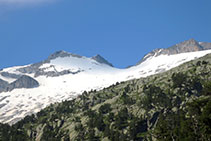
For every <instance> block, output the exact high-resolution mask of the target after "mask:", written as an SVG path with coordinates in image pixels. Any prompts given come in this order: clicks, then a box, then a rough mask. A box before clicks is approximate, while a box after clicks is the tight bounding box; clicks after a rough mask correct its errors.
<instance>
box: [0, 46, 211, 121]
mask: <svg viewBox="0 0 211 141" xmlns="http://www.w3.org/2000/svg"><path fill="white" fill-rule="evenodd" d="M157 53H159V51H158V52H157ZM157 53H154V54H153V55H150V56H149V55H148V56H145V57H147V59H145V60H144V61H142V62H141V63H140V64H138V65H136V66H133V67H130V68H127V69H118V68H114V67H112V65H111V64H110V63H108V62H107V61H106V60H105V59H104V58H102V57H101V56H97V57H92V58H87V57H83V56H78V55H74V54H70V53H67V52H64V51H60V52H56V53H54V54H52V55H51V56H49V58H48V59H47V60H44V61H42V62H39V63H36V64H31V65H27V66H18V67H11V68H6V69H3V70H1V71H0V80H3V81H4V82H7V83H8V84H9V83H12V82H14V81H16V80H17V79H19V78H20V76H23V75H26V76H29V77H30V78H31V79H33V81H37V82H38V83H39V86H36V87H32V88H25V87H22V88H21V87H19V88H14V89H13V90H10V91H8V90H7V89H6V88H5V89H4V90H3V91H2V92H1V93H0V122H4V123H10V124H12V123H15V122H17V121H18V120H20V119H22V118H23V117H24V116H26V115H28V114H32V113H36V112H38V111H40V109H42V108H44V107H46V106H47V105H49V104H51V103H54V102H60V101H63V100H69V99H72V98H73V97H76V96H77V95H79V94H81V93H82V92H83V91H89V90H94V89H95V90H99V89H102V88H104V87H108V86H110V85H112V84H115V83H116V82H121V81H126V80H130V79H134V78H140V77H146V76H149V75H153V74H156V73H160V72H163V71H166V70H169V69H171V68H174V67H176V66H178V65H180V64H182V63H184V62H187V61H190V60H193V59H195V58H199V57H202V56H204V55H206V54H209V53H211V50H202V51H195V52H186V53H179V54H173V55H169V54H159V55H157ZM96 58H97V59H96ZM99 59H100V60H99ZM31 79H30V80H31ZM30 80H27V82H30ZM3 81H2V82H3ZM20 81H21V82H22V83H23V84H24V81H25V80H20ZM0 82H1V81H0ZM17 85H18V86H19V83H18V84H17ZM21 86H22V85H21ZM23 86H24V85H23ZM2 87H3V86H2ZM2 89H3V88H2Z"/></svg>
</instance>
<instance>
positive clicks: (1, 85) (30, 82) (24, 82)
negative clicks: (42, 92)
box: [0, 75, 39, 92]
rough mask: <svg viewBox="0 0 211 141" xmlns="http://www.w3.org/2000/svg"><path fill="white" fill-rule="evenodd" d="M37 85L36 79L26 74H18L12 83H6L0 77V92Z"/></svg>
mask: <svg viewBox="0 0 211 141" xmlns="http://www.w3.org/2000/svg"><path fill="white" fill-rule="evenodd" d="M38 86H39V83H38V81H37V80H35V79H33V78H32V77H30V76H27V75H22V76H20V77H19V78H18V79H17V80H16V81H14V82H12V83H8V82H6V81H4V80H1V79H0V92H7V91H12V90H13V89H16V88H35V87H38Z"/></svg>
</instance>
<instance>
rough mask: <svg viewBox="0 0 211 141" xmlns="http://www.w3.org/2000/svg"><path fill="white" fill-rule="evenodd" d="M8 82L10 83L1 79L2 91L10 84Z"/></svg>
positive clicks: (0, 86)
mask: <svg viewBox="0 0 211 141" xmlns="http://www.w3.org/2000/svg"><path fill="white" fill-rule="evenodd" d="M8 84H9V83H8V82H6V81H4V80H2V79H0V92H2V91H4V90H5V88H6V87H7V86H8Z"/></svg>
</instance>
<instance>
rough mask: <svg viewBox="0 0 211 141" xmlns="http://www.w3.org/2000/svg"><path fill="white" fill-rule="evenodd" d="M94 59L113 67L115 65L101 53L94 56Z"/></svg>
mask: <svg viewBox="0 0 211 141" xmlns="http://www.w3.org/2000/svg"><path fill="white" fill-rule="evenodd" d="M92 59H93V60H95V61H97V62H99V63H102V64H107V65H109V66H111V67H113V65H112V64H111V63H109V62H108V61H107V60H105V59H104V58H103V57H102V56H100V55H99V54H98V55H96V56H94V57H92Z"/></svg>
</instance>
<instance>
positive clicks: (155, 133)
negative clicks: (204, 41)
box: [0, 54, 211, 141]
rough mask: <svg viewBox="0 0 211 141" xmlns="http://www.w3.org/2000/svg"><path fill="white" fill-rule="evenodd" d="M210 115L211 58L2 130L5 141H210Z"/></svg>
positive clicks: (87, 96)
mask: <svg viewBox="0 0 211 141" xmlns="http://www.w3.org/2000/svg"><path fill="white" fill-rule="evenodd" d="M69 87H71V86H69ZM210 115H211V54H209V55H206V56H204V57H202V58H199V59H195V60H193V61H191V62H188V63H185V64H182V65H180V66H179V67H176V68H174V69H171V70H169V71H167V72H163V73H159V74H156V75H152V76H148V77H146V78H140V79H134V80H130V81H126V82H121V83H116V84H115V85H112V86H110V87H108V88H104V89H102V90H100V91H95V90H94V91H91V92H84V93H83V94H82V95H80V96H78V97H77V98H74V99H73V100H70V101H63V102H61V103H55V104H51V105H50V106H48V107H47V108H45V109H43V110H41V111H40V112H38V113H37V114H36V115H34V114H33V115H31V116H26V117H25V118H24V119H23V120H21V121H19V122H17V123H16V124H14V125H13V126H9V125H7V124H1V125H0V126H1V127H0V139H1V140H2V141H8V140H10V141H13V140H15V141H25V140H26V141H28V140H36V141H59V140H62V141H69V140H71V141H72V140H74V141H84V140H90V141H94V140H96V141H98V140H102V141H109V140H112V141H123V140H124V141H130V140H134V141H136V140H139V141H140V140H155V141H156V140H160V141H169V140H204V141H205V140H206V141H209V140H210V139H211V125H210V123H211V117H210Z"/></svg>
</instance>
